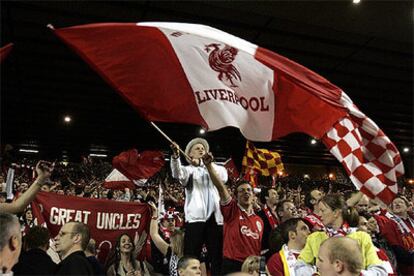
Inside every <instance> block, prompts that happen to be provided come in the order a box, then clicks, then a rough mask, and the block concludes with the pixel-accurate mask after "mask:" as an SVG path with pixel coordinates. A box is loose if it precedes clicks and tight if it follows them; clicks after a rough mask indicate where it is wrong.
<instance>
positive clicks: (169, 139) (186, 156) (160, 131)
mask: <svg viewBox="0 0 414 276" xmlns="http://www.w3.org/2000/svg"><path fill="white" fill-rule="evenodd" d="M150 123H151V125H152V126H153V127H154V128H155V129H156V130H158V132H159V133H161V135H162V136H164V137H165V139H167V140H168V142H170V143H171V144H175V142H174V141H173V140H171V138H170V137H168V135H167V134H165V133H164V131H162V130H161V129H160V128H159V127H158V126H157V125H156V124H155V123H154V122H150ZM178 150H179V151H180V152H181V153H182V154H183V155H184V156H185V158H187V159H188V160H191V159H192V158H190V156H188V155H187V154H186V153H185V152H184V151H183V150H182V149H181V148H180V147H179V148H178Z"/></svg>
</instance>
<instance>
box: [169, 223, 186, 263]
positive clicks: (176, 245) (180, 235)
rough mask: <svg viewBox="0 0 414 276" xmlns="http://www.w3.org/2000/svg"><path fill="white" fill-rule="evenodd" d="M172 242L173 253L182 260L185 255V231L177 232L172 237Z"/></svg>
mask: <svg viewBox="0 0 414 276" xmlns="http://www.w3.org/2000/svg"><path fill="white" fill-rule="evenodd" d="M170 241H171V243H170V244H171V250H172V252H173V253H174V254H175V255H177V256H178V257H179V258H181V257H182V256H183V255H184V231H182V230H178V229H177V230H175V231H174V233H173V234H172V235H171V238H170Z"/></svg>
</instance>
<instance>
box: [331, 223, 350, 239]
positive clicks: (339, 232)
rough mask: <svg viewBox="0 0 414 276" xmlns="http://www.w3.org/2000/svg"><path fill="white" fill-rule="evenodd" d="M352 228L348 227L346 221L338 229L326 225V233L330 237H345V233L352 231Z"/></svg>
mask: <svg viewBox="0 0 414 276" xmlns="http://www.w3.org/2000/svg"><path fill="white" fill-rule="evenodd" d="M354 230H355V228H354V229H352V228H351V227H349V224H348V223H346V222H344V224H342V226H341V227H340V228H339V229H338V230H334V229H332V228H330V227H326V234H328V236H329V237H330V238H331V237H345V236H346V235H348V234H349V233H351V232H353V231H354Z"/></svg>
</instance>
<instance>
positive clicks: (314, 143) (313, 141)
mask: <svg viewBox="0 0 414 276" xmlns="http://www.w3.org/2000/svg"><path fill="white" fill-rule="evenodd" d="M310 143H311V145H316V143H318V141H316V140H315V139H312V140H311V141H310Z"/></svg>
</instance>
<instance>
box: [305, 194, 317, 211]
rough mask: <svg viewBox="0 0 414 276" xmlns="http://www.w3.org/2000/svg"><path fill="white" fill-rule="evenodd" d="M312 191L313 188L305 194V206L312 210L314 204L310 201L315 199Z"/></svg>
mask: <svg viewBox="0 0 414 276" xmlns="http://www.w3.org/2000/svg"><path fill="white" fill-rule="evenodd" d="M312 191H314V190H311V191H310V192H309V193H307V194H306V195H305V206H306V207H308V208H309V209H311V210H312V211H314V206H313V203H312V202H311V201H312V200H315V198H314V197H313V196H312Z"/></svg>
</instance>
